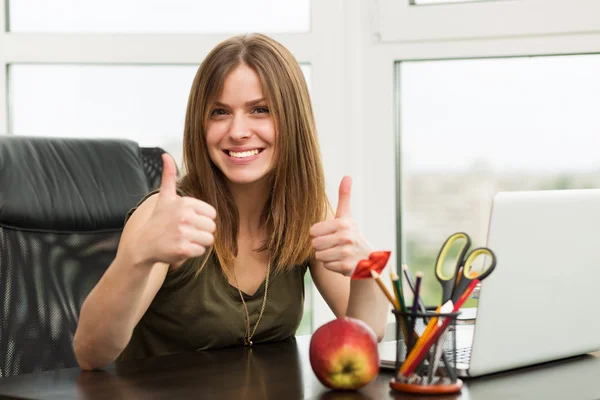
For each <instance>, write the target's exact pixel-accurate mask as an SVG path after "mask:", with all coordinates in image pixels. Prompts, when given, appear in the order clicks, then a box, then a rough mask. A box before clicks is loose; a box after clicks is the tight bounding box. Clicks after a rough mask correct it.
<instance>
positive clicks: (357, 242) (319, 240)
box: [310, 176, 372, 276]
mask: <svg viewBox="0 0 600 400" xmlns="http://www.w3.org/2000/svg"><path fill="white" fill-rule="evenodd" d="M351 187H352V178H350V177H349V176H345V177H344V178H343V179H342V182H341V183H340V191H339V200H338V205H337V210H336V212H335V218H334V219H327V220H325V221H322V222H318V223H316V224H314V225H313V226H312V227H311V228H310V235H311V236H312V238H313V239H312V246H313V247H314V249H315V259H316V261H321V262H322V263H323V266H324V267H325V268H327V269H329V270H331V271H335V272H339V273H340V274H342V275H346V276H351V275H352V273H353V272H354V269H355V268H356V265H357V264H358V262H359V261H360V260H363V259H368V258H369V254H370V253H371V251H372V249H371V247H370V246H369V244H368V243H367V241H366V240H365V239H364V238H363V236H362V235H361V234H360V232H359V231H358V227H357V225H356V222H355V221H354V220H353V219H352V214H351V211H350V190H351Z"/></svg>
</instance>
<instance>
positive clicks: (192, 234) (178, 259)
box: [73, 154, 216, 369]
mask: <svg viewBox="0 0 600 400" xmlns="http://www.w3.org/2000/svg"><path fill="white" fill-rule="evenodd" d="M215 217H216V211H215V209H214V208H213V207H212V206H210V205H208V204H206V203H204V202H202V201H200V200H198V199H194V198H190V197H180V196H179V195H177V191H176V168H175V163H174V162H173V160H172V159H171V157H170V156H168V155H166V154H164V155H163V176H162V183H161V187H160V191H159V193H158V194H155V195H153V196H151V197H149V198H148V199H147V200H146V201H144V202H143V203H142V204H141V205H140V206H139V207H138V208H137V210H136V211H135V212H134V213H133V215H132V216H131V218H130V219H129V221H128V222H127V224H126V226H125V229H124V230H123V234H122V235H121V241H120V243H119V248H118V250H117V255H116V257H115V260H114V261H113V263H112V264H111V265H110V266H109V268H108V269H107V271H106V272H105V273H104V275H103V276H102V278H101V279H100V281H99V282H98V284H97V285H96V287H94V289H93V290H92V291H91V292H90V294H89V296H88V297H87V298H86V300H85V302H84V304H83V307H82V308H81V313H80V316H79V323H78V326H77V331H76V332H75V338H74V341H73V347H74V350H75V356H76V357H77V362H78V363H79V365H80V366H81V368H83V369H94V368H102V367H104V366H106V365H107V364H110V363H112V362H113V361H114V360H115V359H116V358H117V357H118V356H119V354H120V353H121V352H122V351H123V349H125V346H127V343H129V340H130V338H131V334H132V333H133V329H134V327H135V326H136V325H137V323H138V322H139V321H140V319H141V318H142V316H143V315H144V313H145V312H146V310H147V309H148V307H149V306H150V303H151V302H152V300H153V299H154V297H155V296H156V293H157V292H158V290H159V289H160V287H161V286H162V284H163V282H164V280H165V277H166V275H167V272H168V270H169V266H171V268H177V267H178V266H180V265H181V264H182V263H183V262H184V261H185V260H187V259H188V258H192V257H198V256H201V255H202V254H204V252H205V251H206V248H207V247H208V246H210V245H212V244H213V241H214V237H213V232H214V231H215V227H216V226H215V222H214V219H215Z"/></svg>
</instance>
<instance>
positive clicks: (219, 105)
mask: <svg viewBox="0 0 600 400" xmlns="http://www.w3.org/2000/svg"><path fill="white" fill-rule="evenodd" d="M264 101H265V98H264V97H261V98H260V99H256V100H250V101H247V102H245V103H244V105H245V106H246V107H251V106H254V105H256V104H259V103H262V102H264ZM215 106H216V107H223V108H231V107H230V106H228V105H227V104H225V103H222V102H220V101H216V102H215Z"/></svg>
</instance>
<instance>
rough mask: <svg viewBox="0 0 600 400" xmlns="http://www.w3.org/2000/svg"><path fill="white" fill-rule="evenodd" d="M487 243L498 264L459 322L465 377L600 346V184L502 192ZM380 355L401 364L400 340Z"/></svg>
mask: <svg viewBox="0 0 600 400" xmlns="http://www.w3.org/2000/svg"><path fill="white" fill-rule="evenodd" d="M467 233H468V232H467ZM487 247H489V248H490V249H492V251H494V253H495V254H496V258H497V265H496V269H495V271H494V273H493V274H492V275H490V276H489V277H488V278H487V279H485V280H483V281H482V282H481V290H480V293H479V302H478V307H477V315H476V317H475V319H474V323H472V324H468V323H462V324H460V325H458V326H457V330H456V338H457V339H456V340H457V343H456V347H457V372H458V375H459V376H461V377H476V376H481V375H486V374H491V373H495V372H501V371H506V370H511V369H515V368H520V367H526V366H530V365H534V364H539V363H544V362H549V361H555V360H559V359H563V358H568V357H573V356H578V355H582V354H585V353H589V352H593V351H596V350H598V349H600V318H597V317H596V316H597V314H598V310H599V309H600V296H598V294H597V291H598V285H599V283H600V189H578V190H544V191H526V192H499V193H497V194H496V195H495V196H494V199H493V203H492V209H491V215H490V224H489V230H488V237H487ZM432 268H433V266H432ZM471 312H472V311H471ZM380 359H381V367H382V368H393V367H394V361H395V342H384V343H381V344H380Z"/></svg>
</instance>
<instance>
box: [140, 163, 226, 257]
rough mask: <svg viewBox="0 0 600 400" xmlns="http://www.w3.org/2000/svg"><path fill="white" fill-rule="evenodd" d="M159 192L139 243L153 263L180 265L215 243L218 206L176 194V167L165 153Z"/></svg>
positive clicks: (141, 232) (141, 230)
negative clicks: (214, 234)
mask: <svg viewBox="0 0 600 400" xmlns="http://www.w3.org/2000/svg"><path fill="white" fill-rule="evenodd" d="M162 160H163V174H162V182H161V186H160V191H159V192H158V196H157V199H156V203H155V205H154V210H153V211H152V213H151V215H150V217H149V218H148V220H147V221H146V223H145V224H144V225H143V226H142V227H141V229H140V235H139V240H138V244H139V246H140V247H142V248H143V249H144V253H145V254H144V257H143V258H144V259H145V260H146V261H148V262H150V263H156V262H164V263H168V264H170V265H179V264H180V263H181V262H183V261H185V260H186V259H188V258H192V257H198V256H201V255H202V254H204V252H205V251H206V248H207V247H209V246H211V245H212V244H213V242H214V236H213V233H214V231H215V228H216V225H215V218H216V216H217V212H216V210H215V208H214V207H213V206H211V205H209V204H207V203H205V202H203V201H201V200H198V199H196V198H193V197H181V196H179V195H178V194H177V190H176V188H177V184H176V180H177V169H176V167H175V163H174V161H173V159H172V158H171V156H169V155H168V154H163V156H162Z"/></svg>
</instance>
